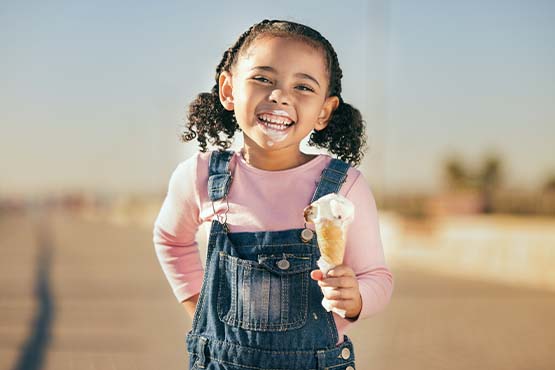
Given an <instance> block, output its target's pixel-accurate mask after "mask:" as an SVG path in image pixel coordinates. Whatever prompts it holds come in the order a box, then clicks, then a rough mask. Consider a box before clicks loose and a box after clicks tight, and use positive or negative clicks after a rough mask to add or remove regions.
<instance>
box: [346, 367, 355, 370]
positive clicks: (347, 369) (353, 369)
mask: <svg viewBox="0 0 555 370" xmlns="http://www.w3.org/2000/svg"><path fill="white" fill-rule="evenodd" d="M345 370H355V368H354V367H352V366H347V368H346V369H345Z"/></svg>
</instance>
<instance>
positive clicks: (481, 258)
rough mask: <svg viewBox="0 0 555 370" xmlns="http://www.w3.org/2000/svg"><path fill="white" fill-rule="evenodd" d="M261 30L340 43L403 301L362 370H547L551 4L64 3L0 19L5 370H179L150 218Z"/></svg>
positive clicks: (16, 7) (15, 7)
mask: <svg viewBox="0 0 555 370" xmlns="http://www.w3.org/2000/svg"><path fill="white" fill-rule="evenodd" d="M264 18H269V19H272V18H278V19H287V20H292V21H297V22H301V23H304V24H307V25H309V26H312V27H314V28H315V29H317V30H319V31H320V32H321V33H322V34H323V35H324V36H325V37H326V38H327V39H328V40H329V41H330V42H331V43H332V45H334V47H335V49H336V51H337V54H338V56H339V61H340V63H341V66H342V69H343V71H344V79H343V91H344V94H343V98H344V99H345V101H347V102H349V103H350V104H352V105H354V106H355V107H357V108H358V109H360V111H361V112H362V114H363V117H364V118H365V120H366V123H367V130H368V142H369V151H368V153H367V155H366V157H365V160H364V162H363V163H362V165H361V166H360V169H361V170H362V171H363V173H364V174H365V176H366V178H367V180H368V181H369V183H370V184H371V187H372V191H373V193H374V195H375V197H376V200H377V203H378V209H379V212H380V213H379V214H380V229H381V237H382V241H383V246H384V250H385V253H386V258H387V263H388V265H389V266H390V268H391V269H392V271H393V274H394V277H395V291H394V295H393V298H392V301H391V303H390V305H389V306H388V307H387V309H386V310H385V311H384V312H382V313H380V314H378V315H376V316H374V317H372V318H370V319H367V320H365V321H363V322H361V323H360V324H358V325H356V326H354V327H353V328H352V329H351V331H350V332H349V334H350V335H351V337H352V338H353V340H354V343H355V347H356V349H357V352H356V354H357V356H358V357H357V365H358V368H360V369H375V370H379V369H383V370H386V369H408V368H411V369H468V368H473V369H515V370H516V369H522V370H524V369H533V370H541V369H546V370H547V369H553V368H555V354H554V353H553V351H552V349H553V348H554V347H555V318H554V316H553V312H555V268H554V266H555V217H554V216H555V150H554V149H553V148H554V146H553V141H554V139H555V104H554V102H555V69H554V66H555V42H554V40H555V2H553V1H550V0H543V1H542V0H533V1H527V2H524V1H519V0H505V1H499V0H498V1H492V0H482V1H477V0H469V1H464V2H454V1H451V2H446V1H432V0H421V1H401V0H399V1H397V0H391V1H381V0H369V1H364V0H359V1H344V2H341V3H339V2H337V1H302V2H301V1H289V0H283V1H280V2H269V1H243V2H233V3H230V2H223V1H219V2H218V1H204V2H191V1H166V2H162V3H155V2H147V1H133V2H131V1H120V2H109V1H103V0H101V1H95V2H78V1H77V2H76V1H67V0H60V1H48V2H38V1H19V2H3V3H2V4H0V42H1V45H2V49H1V51H0V53H1V60H2V62H1V64H0V101H1V105H0V123H1V125H2V126H1V135H0V148H1V149H0V150H1V154H2V155H1V157H0V231H1V232H0V248H1V249H0V251H1V256H2V257H1V259H0V369H6V370H12V369H13V370H16V369H17V370H21V369H25V370H27V369H48V370H60V369H118V370H119V369H141V370H142V369H168V370H170V369H183V368H186V363H187V362H186V361H187V353H186V351H185V346H184V340H185V334H186V332H187V331H188V330H189V328H190V325H191V323H190V320H189V319H188V317H187V316H186V314H185V312H184V310H183V308H182V307H181V306H180V305H179V303H178V302H177V301H176V299H175V297H174V296H173V294H172V291H171V289H170V287H169V285H168V283H167V282H166V280H165V277H164V276H163V274H162V271H161V269H160V266H159V265H158V261H157V260H156V257H155V254H154V248H153V245H152V227H153V222H154V219H155V218H156V216H157V213H158V211H159V209H160V206H161V204H162V201H163V199H164V196H165V194H166V191H167V185H168V181H169V177H170V175H171V173H172V171H173V170H174V169H175V167H176V166H177V165H178V164H179V163H180V162H181V161H183V160H185V159H186V158H188V157H189V156H190V155H192V154H193V153H194V152H195V150H196V143H192V144H182V143H180V142H179V132H180V129H181V126H182V125H183V124H184V123H185V116H186V109H187V105H188V103H189V102H190V101H191V100H192V99H193V98H194V97H195V96H196V95H197V94H198V93H200V92H205V91H209V90H210V88H211V87H212V85H213V84H214V74H215V68H216V66H217V64H218V63H219V61H220V59H221V57H222V55H223V52H224V51H225V49H227V48H228V47H229V46H231V45H232V44H233V43H234V42H235V40H236V39H237V38H238V36H239V35H240V34H241V33H242V32H244V31H245V30H246V29H247V28H248V27H249V26H250V25H251V24H253V23H256V22H258V21H260V20H262V19H264ZM240 145H241V143H240V140H237V142H236V143H235V147H238V146H240ZM307 151H312V149H307Z"/></svg>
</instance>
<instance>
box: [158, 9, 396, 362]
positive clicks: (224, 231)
mask: <svg viewBox="0 0 555 370" xmlns="http://www.w3.org/2000/svg"><path fill="white" fill-rule="evenodd" d="M341 77H342V72H341V69H340V67H339V62H338V60H337V55H336V54H335V51H334V50H333V48H332V46H331V45H330V43H329V42H328V41H327V40H326V39H325V38H324V37H323V36H322V35H320V33H318V32H317V31H315V30H313V29H312V28H309V27H307V26H304V25H301V24H297V23H293V22H289V21H281V20H271V21H270V20H264V21H262V22H260V23H258V24H255V25H253V26H252V27H250V28H249V29H248V30H247V31H246V32H245V33H243V34H242V35H241V36H240V37H239V39H238V40H237V41H236V43H235V44H234V45H233V46H232V47H231V48H229V49H228V50H227V51H226V52H225V53H224V55H223V58H222V61H221V62H220V64H219V65H218V67H217V70H216V83H215V85H214V87H213V88H212V91H211V93H203V94H200V95H198V97H197V98H196V99H195V100H194V101H193V102H192V103H191V105H190V107H189V115H188V119H189V123H188V127H187V128H186V130H185V132H184V133H183V139H184V141H189V140H192V139H194V138H197V139H198V141H199V143H200V148H201V150H200V153H198V154H196V155H194V156H193V157H192V158H190V159H188V160H186V161H184V162H182V163H181V164H179V166H177V168H176V170H175V171H174V172H173V174H172V176H171V179H170V181H169V187H168V193H167V196H166V198H165V200H164V203H163V205H162V209H161V210H160V214H159V215H158V218H157V219H156V222H155V226H154V244H155V248H156V253H157V256H158V259H159V261H160V264H161V266H162V269H163V271H164V273H165V275H166V277H167V279H168V281H169V283H170V285H171V287H172V288H173V291H174V294H175V296H176V297H177V299H178V300H179V301H180V302H182V303H183V305H184V306H185V309H186V310H187V312H188V313H189V314H190V315H191V316H193V326H192V330H191V332H190V333H189V334H188V335H187V350H188V352H189V355H190V356H189V359H190V360H189V364H190V368H191V369H228V370H232V369H242V370H245V369H328V368H330V369H331V368H333V369H349V370H352V369H354V366H355V365H354V352H353V345H352V343H351V341H350V339H349V338H348V337H347V336H346V335H345V334H344V333H345V330H346V328H347V326H348V325H349V324H351V323H353V322H356V321H358V320H360V319H362V318H365V317H368V316H371V315H373V314H375V313H377V312H378V311H380V310H382V309H383V308H384V307H385V306H386V305H387V303H388V302H389V300H390V297H391V293H392V289H393V279H392V275H391V272H390V271H389V269H388V268H387V266H386V265H385V261H384V254H383V250H382V245H381V240H380V233H379V228H378V218H377V210H376V204H375V201H374V198H373V196H372V193H371V191H370V189H369V187H368V184H367V182H366V180H365V179H364V178H363V176H362V175H361V173H360V172H359V171H358V170H356V169H355V168H353V167H350V166H349V164H352V165H357V164H359V162H360V160H361V158H362V155H363V153H362V151H363V148H364V145H365V139H364V138H365V132H364V124H363V121H362V118H361V115H360V112H359V111H358V110H356V109H355V108H353V107H352V106H350V105H349V104H347V103H345V102H344V101H343V98H342V97H341ZM237 130H239V131H242V133H243V139H244V145H243V148H242V149H241V150H240V151H239V152H232V151H229V150H227V149H228V148H229V147H230V145H231V139H232V138H233V136H234V134H235V132H236V131H237ZM308 135H310V141H309V145H312V146H316V147H320V148H326V149H327V150H328V151H329V152H330V153H332V154H335V155H336V156H337V157H338V158H339V159H335V158H332V157H330V156H329V155H324V154H321V155H309V154H306V153H303V152H302V151H301V150H300V143H301V140H303V139H304V138H305V137H306V136H308ZM207 143H210V144H212V145H214V146H216V147H218V149H219V150H214V151H207ZM332 192H335V193H339V194H341V195H343V196H345V197H347V198H348V199H350V200H351V201H352V202H353V203H354V205H355V217H354V221H353V222H352V224H351V225H350V227H349V229H348V234H347V247H346V252H345V258H344V264H343V265H340V266H337V267H335V268H334V269H332V270H330V271H329V272H328V273H327V274H326V276H323V274H322V272H321V271H320V270H318V268H317V265H316V261H317V260H318V258H319V256H320V252H319V250H318V244H317V240H316V237H315V234H314V232H313V230H314V228H313V225H311V224H306V223H305V221H304V218H303V209H304V208H305V207H306V206H307V205H308V204H310V203H311V202H312V201H314V200H316V199H318V198H320V197H322V196H323V195H326V194H329V193H332ZM204 222H211V228H210V233H209V236H208V239H209V240H208V247H207V255H206V271H203V268H202V265H201V260H200V258H199V251H198V248H197V243H196V242H195V239H196V232H197V230H198V228H199V226H200V225H201V224H202V223H204ZM324 287H326V289H324V290H322V288H324ZM323 291H324V292H325V294H326V295H325V297H326V298H327V299H328V300H329V301H330V302H331V306H332V308H335V309H338V310H343V311H345V312H346V314H345V318H343V317H340V316H338V315H337V314H335V313H333V312H328V311H326V310H325V309H324V308H323V307H322V304H321V302H322V298H323V297H324V295H323V293H322V292H323ZM199 292H200V295H199Z"/></svg>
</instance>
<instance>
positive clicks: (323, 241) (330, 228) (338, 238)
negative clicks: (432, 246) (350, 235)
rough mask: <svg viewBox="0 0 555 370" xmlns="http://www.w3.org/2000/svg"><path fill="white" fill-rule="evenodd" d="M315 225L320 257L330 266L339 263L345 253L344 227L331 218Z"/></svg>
mask: <svg viewBox="0 0 555 370" xmlns="http://www.w3.org/2000/svg"><path fill="white" fill-rule="evenodd" d="M315 226H316V237H317V239H318V246H319V248H320V254H321V256H322V258H323V259H325V260H326V261H327V262H328V263H329V264H330V265H332V266H338V265H341V264H342V263H343V255H344V254H345V233H344V228H343V227H342V225H341V224H337V223H335V222H333V221H332V220H324V221H323V222H319V223H317V224H316V225H315Z"/></svg>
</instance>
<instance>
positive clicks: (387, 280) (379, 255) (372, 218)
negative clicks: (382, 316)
mask: <svg viewBox="0 0 555 370" xmlns="http://www.w3.org/2000/svg"><path fill="white" fill-rule="evenodd" d="M346 196H347V198H349V199H350V200H351V201H352V202H353V204H354V205H355V218H354V220H353V223H352V224H351V225H349V229H348V232H347V248H346V251H345V258H344V262H343V263H344V264H345V265H347V266H348V267H350V268H351V269H352V270H353V271H354V273H355V275H356V279H357V281H358V289H359V291H360V296H361V298H362V308H361V311H360V314H359V316H358V318H365V317H369V316H372V315H374V314H376V313H378V312H379V311H381V310H383V309H384V308H385V306H387V304H388V303H389V301H390V299H391V295H392V293H393V275H392V274H391V271H390V270H389V268H388V267H387V265H386V261H385V257H384V251H383V247H382V241H381V236H380V228H379V222H378V210H377V208H376V202H375V199H374V196H373V194H372V192H371V190H370V186H369V185H368V183H367V182H366V179H364V177H363V176H362V174H360V172H359V176H358V177H357V178H356V180H355V182H354V183H353V186H352V187H351V189H350V190H349V191H348V193H347V194H346Z"/></svg>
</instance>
